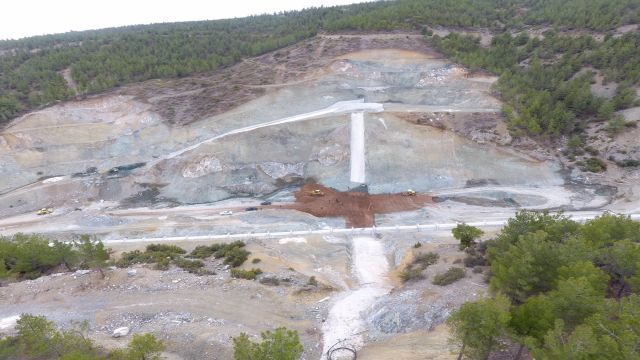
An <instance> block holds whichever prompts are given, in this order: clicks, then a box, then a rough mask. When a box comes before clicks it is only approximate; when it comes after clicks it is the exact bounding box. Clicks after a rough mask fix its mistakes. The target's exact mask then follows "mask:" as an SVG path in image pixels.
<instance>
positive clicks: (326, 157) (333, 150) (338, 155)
mask: <svg viewBox="0 0 640 360" xmlns="http://www.w3.org/2000/svg"><path fill="white" fill-rule="evenodd" d="M348 156H349V150H348V149H347V148H346V147H345V146H343V145H340V144H333V145H329V146H327V147H324V148H322V149H320V151H318V154H317V155H316V156H315V158H316V159H317V160H318V162H319V163H320V165H322V166H331V165H335V164H337V163H340V162H342V161H344V160H345V159H346V158H347V157H348Z"/></svg>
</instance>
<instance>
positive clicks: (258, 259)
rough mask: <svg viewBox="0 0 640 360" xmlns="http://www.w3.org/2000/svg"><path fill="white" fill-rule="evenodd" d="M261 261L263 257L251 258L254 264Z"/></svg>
mask: <svg viewBox="0 0 640 360" xmlns="http://www.w3.org/2000/svg"><path fill="white" fill-rule="evenodd" d="M260 261H262V259H260V258H253V260H251V263H252V264H257V263H259V262H260Z"/></svg>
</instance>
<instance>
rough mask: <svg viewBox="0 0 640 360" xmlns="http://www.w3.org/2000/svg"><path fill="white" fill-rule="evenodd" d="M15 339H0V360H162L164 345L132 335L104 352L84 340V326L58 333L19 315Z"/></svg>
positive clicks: (45, 322)
mask: <svg viewBox="0 0 640 360" xmlns="http://www.w3.org/2000/svg"><path fill="white" fill-rule="evenodd" d="M16 330H17V335H15V336H8V337H4V338H2V339H0V358H2V359H6V360H19V359H66V360H72V359H82V360H101V359H110V360H142V359H163V357H161V356H160V354H161V353H162V351H163V350H164V349H165V345H164V342H163V341H162V340H159V339H156V338H155V337H154V336H153V335H151V334H136V335H133V338H132V339H131V341H130V342H129V344H128V345H127V347H125V348H123V349H117V350H113V351H108V350H107V349H104V348H102V347H100V346H98V345H96V344H95V343H94V341H93V340H91V339H90V338H89V337H88V336H87V332H88V324H87V323H83V324H79V325H78V326H76V327H75V328H68V329H67V328H65V329H58V328H57V327H56V326H55V324H54V323H52V322H51V321H49V320H47V319H46V318H45V317H44V316H34V315H30V314H22V315H21V316H20V319H19V320H18V322H17V325H16Z"/></svg>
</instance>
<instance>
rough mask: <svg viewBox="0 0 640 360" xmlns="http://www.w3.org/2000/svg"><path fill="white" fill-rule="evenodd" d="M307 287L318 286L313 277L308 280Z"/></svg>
mask: <svg viewBox="0 0 640 360" xmlns="http://www.w3.org/2000/svg"><path fill="white" fill-rule="evenodd" d="M307 285H310V286H318V280H316V277H315V276H312V277H310V278H309V281H307Z"/></svg>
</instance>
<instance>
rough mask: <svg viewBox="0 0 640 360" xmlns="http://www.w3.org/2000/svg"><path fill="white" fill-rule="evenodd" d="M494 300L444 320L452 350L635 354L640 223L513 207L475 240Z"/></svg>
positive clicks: (541, 355) (539, 355)
mask: <svg viewBox="0 0 640 360" xmlns="http://www.w3.org/2000/svg"><path fill="white" fill-rule="evenodd" d="M483 247H484V248H485V249H486V251H485V254H486V257H487V261H488V262H489V264H490V270H491V272H490V277H489V283H490V289H491V290H492V292H493V294H494V296H493V297H492V298H488V299H484V300H480V301H475V302H469V303H466V304H464V305H463V306H462V307H461V308H460V309H459V310H456V311H455V312H454V313H453V314H452V316H451V317H450V318H449V320H448V324H449V325H450V326H451V329H452V336H453V339H454V341H455V342H456V343H458V344H459V345H460V348H461V352H460V357H459V358H461V357H462V356H465V357H467V358H470V359H487V358H488V357H489V356H490V355H491V354H492V353H493V352H495V351H498V350H500V348H502V347H504V344H509V343H512V344H519V346H518V351H517V353H516V355H515V357H514V358H515V359H519V358H520V357H521V356H522V354H523V353H524V350H525V349H528V351H529V353H530V354H531V355H532V356H533V357H534V358H535V359H611V360H613V359H618V360H619V359H638V358H639V354H640V353H639V352H638V347H639V346H640V322H639V321H638V319H640V223H639V222H636V221H633V220H630V219H629V218H628V217H625V216H617V215H612V214H605V215H602V216H600V217H598V218H596V219H593V220H590V221H587V222H586V223H585V224H580V223H577V222H575V221H572V220H570V219H569V218H567V217H566V216H563V215H562V214H556V215H552V214H549V213H546V212H529V211H521V212H519V213H517V215H516V216H515V217H514V218H512V219H510V220H509V222H508V224H507V225H506V226H505V227H504V228H503V229H502V230H501V231H500V233H499V234H498V235H497V236H496V237H495V238H494V239H492V240H489V241H488V242H485V243H483Z"/></svg>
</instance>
